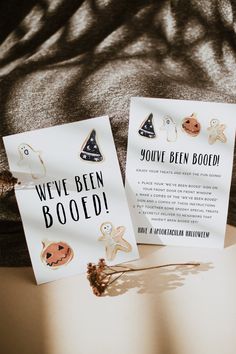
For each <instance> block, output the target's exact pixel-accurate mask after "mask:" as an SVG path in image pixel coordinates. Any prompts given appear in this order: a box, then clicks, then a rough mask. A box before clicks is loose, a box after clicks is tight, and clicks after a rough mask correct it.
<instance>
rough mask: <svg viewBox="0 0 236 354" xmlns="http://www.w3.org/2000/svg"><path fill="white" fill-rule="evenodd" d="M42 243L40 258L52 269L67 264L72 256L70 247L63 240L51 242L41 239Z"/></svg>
mask: <svg viewBox="0 0 236 354" xmlns="http://www.w3.org/2000/svg"><path fill="white" fill-rule="evenodd" d="M42 245H43V250H42V252H41V260H42V261H43V263H44V264H45V265H46V266H48V267H50V268H52V269H57V268H60V267H61V266H63V265H66V264H68V263H69V262H70V261H71V260H72V258H73V256H74V252H73V250H72V248H71V247H70V246H69V245H68V244H67V243H65V242H63V241H60V242H51V241H48V240H46V241H42Z"/></svg>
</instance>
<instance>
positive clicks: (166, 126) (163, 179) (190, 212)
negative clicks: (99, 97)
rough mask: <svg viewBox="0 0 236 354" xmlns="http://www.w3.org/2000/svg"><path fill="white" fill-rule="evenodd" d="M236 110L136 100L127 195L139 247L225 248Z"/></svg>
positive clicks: (217, 105)
mask: <svg viewBox="0 0 236 354" xmlns="http://www.w3.org/2000/svg"><path fill="white" fill-rule="evenodd" d="M235 116H236V105H235V104H223V103H210V102H197V101H184V100H170V99H157V98H139V97H135V98H132V99H131V107H130V121H129V137H128V153H127V164H126V192H127V197H128V202H129V207H130V211H131V217H132V221H133V225H134V230H135V234H136V238H137V241H138V242H140V243H150V244H165V245H186V246H200V247H223V245H224V235H225V227H226V220H227V211H228V201H229V191H230V183H231V175H232V165H233V151H234V140H235V122H236V120H235Z"/></svg>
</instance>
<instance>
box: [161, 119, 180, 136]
mask: <svg viewBox="0 0 236 354" xmlns="http://www.w3.org/2000/svg"><path fill="white" fill-rule="evenodd" d="M161 130H165V131H166V134H167V135H166V139H167V141H170V142H174V141H176V140H177V128H176V123H175V121H174V120H173V119H172V118H171V117H170V116H165V117H164V118H163V125H162V127H161Z"/></svg>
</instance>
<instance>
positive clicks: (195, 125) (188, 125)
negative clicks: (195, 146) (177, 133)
mask: <svg viewBox="0 0 236 354" xmlns="http://www.w3.org/2000/svg"><path fill="white" fill-rule="evenodd" d="M182 129H183V131H185V133H187V134H189V135H190V136H197V135H198V134H199V133H200V131H201V124H200V123H199V122H198V120H197V116H196V114H195V113H192V114H191V116H190V117H186V118H184V119H183V121H182Z"/></svg>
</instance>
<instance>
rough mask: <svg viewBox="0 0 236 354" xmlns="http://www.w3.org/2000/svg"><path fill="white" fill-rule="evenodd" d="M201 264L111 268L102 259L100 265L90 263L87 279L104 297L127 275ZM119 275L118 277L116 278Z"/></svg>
mask: <svg viewBox="0 0 236 354" xmlns="http://www.w3.org/2000/svg"><path fill="white" fill-rule="evenodd" d="M199 265H200V263H190V262H188V263H169V264H162V265H157V266H152V267H144V268H129V267H127V266H122V265H119V266H113V267H110V266H108V265H107V264H106V262H105V260H104V259H100V260H99V262H98V264H97V265H96V264H93V263H89V264H88V268H87V278H88V280H89V283H90V286H91V287H92V290H93V293H94V294H95V295H96V296H102V295H104V294H105V292H106V290H107V288H108V286H110V285H111V284H113V283H114V282H115V281H117V280H118V279H119V278H120V277H121V276H123V275H124V274H125V273H130V272H139V271H146V270H152V269H159V268H166V267H176V266H193V267H196V266H199ZM115 275H117V276H116V277H114V276H115Z"/></svg>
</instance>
